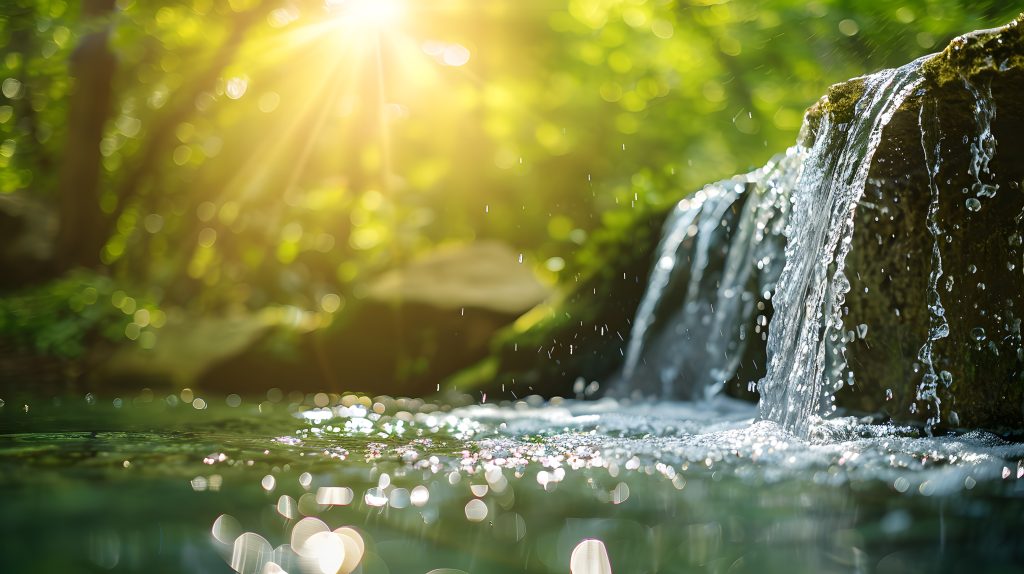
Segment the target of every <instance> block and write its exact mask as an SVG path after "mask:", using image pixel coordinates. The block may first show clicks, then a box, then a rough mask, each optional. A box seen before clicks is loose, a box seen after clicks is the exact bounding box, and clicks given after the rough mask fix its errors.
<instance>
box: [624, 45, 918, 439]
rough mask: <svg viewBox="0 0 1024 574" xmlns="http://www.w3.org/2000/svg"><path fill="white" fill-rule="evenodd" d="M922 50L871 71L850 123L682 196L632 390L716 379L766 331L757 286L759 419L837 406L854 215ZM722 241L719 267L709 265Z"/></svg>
mask: <svg viewBox="0 0 1024 574" xmlns="http://www.w3.org/2000/svg"><path fill="white" fill-rule="evenodd" d="M922 61H923V59H922V60H918V61H915V62H913V63H911V64H908V65H906V66H904V67H902V68H899V69H895V70H886V71H883V72H880V73H878V74H875V75H872V76H868V77H866V78H864V79H863V84H864V94H863V96H861V98H860V101H859V102H858V103H857V113H856V114H855V119H854V121H852V122H851V123H849V124H846V125H842V124H839V125H837V124H835V123H834V122H833V119H832V118H831V117H830V116H829V115H828V114H826V115H825V116H824V117H823V118H822V120H821V123H820V125H819V126H818V128H817V130H816V132H817V133H816V134H815V137H814V143H813V145H812V146H811V147H810V149H807V148H804V147H801V146H797V147H794V148H792V149H791V150H790V151H789V152H787V153H786V154H785V155H784V156H782V157H779V158H776V159H775V160H773V161H772V162H771V163H769V165H767V166H766V167H764V168H763V169H760V170H757V171H754V172H752V173H750V174H748V175H745V176H741V177H738V178H734V179H731V180H726V181H724V182H720V183H717V184H713V185H710V186H707V187H706V188H704V189H703V190H702V191H701V192H699V193H698V194H697V195H696V196H695V197H694V198H693V199H691V200H683V201H682V202H680V204H679V206H678V207H677V209H676V211H675V212H674V214H673V215H672V217H671V218H670V219H669V221H668V223H667V224H666V231H665V233H664V237H663V240H662V242H661V244H660V245H659V248H658V255H657V259H656V261H657V263H656V265H655V269H654V271H653V272H652V274H651V279H650V283H649V288H648V291H647V293H646V294H645V296H644V299H643V301H642V303H641V305H640V307H639V309H638V312H637V316H636V320H635V322H634V325H635V326H634V330H633V334H632V338H631V340H630V342H629V346H628V352H627V355H626V362H625V367H624V369H623V379H624V380H625V381H627V383H628V384H629V385H630V388H632V389H640V390H643V391H648V392H650V391H653V392H658V393H660V394H661V395H662V396H665V397H675V398H700V397H706V396H709V395H712V394H714V393H715V392H717V391H718V390H720V389H721V388H722V385H723V383H724V381H726V380H728V379H729V378H730V377H732V376H733V375H734V374H735V372H736V366H737V363H738V361H739V357H740V356H741V354H742V351H743V345H744V343H745V339H746V337H747V336H756V335H760V336H762V337H763V336H764V332H763V329H757V331H759V332H758V333H747V331H746V329H745V327H747V326H748V325H750V324H751V319H752V317H753V315H754V309H755V303H756V301H755V298H756V297H758V296H761V297H762V298H763V300H770V301H771V303H772V305H773V306H774V317H773V319H772V321H771V325H770V327H769V328H768V330H767V332H768V336H767V350H768V364H767V374H766V376H765V377H764V378H763V379H762V380H761V381H760V382H759V383H758V384H757V385H756V387H757V388H758V389H759V390H760V392H761V404H760V410H761V415H762V417H763V418H765V419H768V420H772V421H775V422H777V423H779V424H781V425H783V426H784V427H786V428H789V429H791V430H793V431H795V432H797V433H801V434H802V433H806V431H807V428H808V424H809V423H810V421H811V420H812V417H815V416H819V415H823V414H827V413H828V412H829V411H830V410H832V407H831V405H830V404H829V402H830V401H829V396H830V391H832V390H833V389H835V388H837V387H838V386H841V385H842V383H843V379H842V378H841V373H842V371H843V367H844V365H843V357H842V331H843V327H842V317H841V313H840V309H841V307H842V304H843V301H844V298H845V294H846V292H847V291H848V290H849V281H847V279H846V276H845V275H844V262H845V258H846V255H847V253H848V252H849V249H850V245H851V240H852V235H853V216H854V213H855V210H856V207H857V202H858V200H859V199H860V197H861V194H862V193H863V190H864V183H865V181H866V179H867V175H868V169H869V167H870V164H871V159H872V157H873V155H874V153H875V150H876V149H877V147H878V145H879V141H880V139H881V132H882V128H884V127H885V125H886V124H887V123H888V121H889V120H890V119H891V117H892V115H893V114H894V113H895V111H896V110H897V108H899V106H900V105H901V104H902V103H903V101H904V100H905V99H906V98H907V97H908V96H909V95H910V94H911V93H912V92H913V90H914V89H915V88H916V87H917V86H918V85H919V84H920V82H921V76H920V68H921V62H922ZM809 129H810V128H809V127H808V126H806V125H805V130H809ZM747 188H750V189H747ZM751 192H752V193H751ZM744 196H746V204H743V200H744ZM791 206H792V207H791ZM730 208H731V209H733V210H740V211H741V215H740V216H739V217H738V218H737V220H736V221H734V222H731V223H730V222H727V221H723V216H724V214H725V213H726V212H727V211H728V210H729V209H730ZM783 225H784V226H785V227H784V231H783V227H782V226H783ZM733 226H735V229H734V228H733ZM783 234H784V235H785V237H786V246H785V251H784V257H780V255H782V253H780V251H781V244H782V239H781V236H782V235H783ZM723 249H724V250H725V253H724V255H723V254H719V255H717V259H718V260H720V261H721V263H719V265H720V268H719V269H715V270H714V273H711V272H709V269H708V268H709V265H710V263H709V262H711V261H713V260H715V259H716V255H715V252H716V250H723ZM783 261H784V262H785V267H782V266H781V265H780V263H782V262H783ZM755 268H756V272H755ZM752 279H753V280H755V281H756V282H757V285H756V286H755V287H753V288H752V285H751V280H752ZM776 284H777V285H776ZM773 293H774V294H773ZM680 295H682V304H681V305H680V304H679V297H680ZM673 305H675V306H676V307H675V308H676V309H677V310H675V311H674V312H673ZM762 306H763V301H762ZM763 317H764V315H760V316H759V319H761V321H760V322H762V323H763ZM759 326H760V327H764V325H759Z"/></svg>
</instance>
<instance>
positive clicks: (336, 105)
mask: <svg viewBox="0 0 1024 574" xmlns="http://www.w3.org/2000/svg"><path fill="white" fill-rule="evenodd" d="M116 4H117V8H116V9H115V10H114V11H113V12H112V13H109V14H101V15H100V16H98V17H91V18H86V17H84V16H83V15H82V13H81V12H80V10H79V3H71V2H66V1H63V0H37V1H36V0H34V1H29V0H16V1H14V2H6V3H5V4H4V7H3V8H2V9H0V46H2V48H3V49H2V50H0V53H2V54H4V57H3V58H2V59H0V83H2V84H3V86H4V89H3V91H2V94H0V192H9V191H14V190H27V191H29V192H30V193H32V194H35V195H37V196H39V197H43V198H49V199H51V200H52V201H53V202H54V203H56V202H58V201H60V197H58V193H57V190H56V185H57V184H56V176H55V174H56V173H58V171H59V168H60V167H61V166H62V165H65V164H66V163H67V162H69V161H73V160H74V159H75V158H76V157H79V155H78V154H80V150H77V149H75V147H74V146H73V145H70V144H68V143H66V142H65V138H66V134H65V128H63V127H62V126H64V125H65V122H64V120H65V118H66V117H67V114H68V110H69V107H70V106H71V105H72V103H73V102H74V101H75V98H76V95H75V94H74V93H73V90H72V86H71V82H70V81H69V79H68V74H67V70H68V63H69V59H70V58H71V55H72V53H73V51H74V49H75V46H76V45H78V43H79V42H80V41H81V40H82V38H83V37H85V36H86V35H87V34H90V33H92V32H94V31H96V30H99V29H103V28H104V27H106V28H108V29H109V31H110V40H109V47H110V50H111V51H112V52H113V53H114V55H115V56H116V59H117V75H116V80H115V84H114V86H113V88H114V104H113V109H112V110H111V111H110V112H109V115H108V117H107V121H106V123H105V130H104V135H103V138H102V141H101V142H100V144H99V147H100V151H101V154H102V155H101V157H102V159H101V162H102V165H101V167H102V170H101V172H102V186H101V194H100V196H99V200H98V205H97V206H96V211H95V213H82V214H81V217H82V218H101V219H106V220H108V223H109V225H108V226H107V228H108V233H107V235H108V239H107V241H106V243H105V245H104V246H103V247H102V252H101V254H100V255H101V259H102V261H103V264H104V265H105V266H106V267H108V269H109V274H111V275H112V276H116V277H123V278H126V279H128V280H130V282H132V283H133V284H144V285H147V287H151V288H153V289H159V290H160V292H162V293H164V294H165V299H164V301H165V302H166V303H168V304H172V305H185V306H189V307H192V308H193V309H194V310H197V311H201V312H205V311H211V310H224V309H229V308H239V307H240V308H249V309H252V308H259V307H263V306H266V305H269V304H275V303H280V304H287V305H295V306H298V307H302V308H305V309H321V308H323V307H324V302H325V301H337V300H342V301H344V300H350V299H352V298H353V297H358V295H359V292H360V288H361V285H362V284H363V283H364V282H365V281H367V280H369V279H371V278H372V277H373V276H375V275H376V274H378V273H379V272H380V271H381V270H384V269H386V268H388V267H392V266H395V265H400V264H401V263H403V262H404V261H406V260H408V259H409V258H410V257H412V256H414V255H415V254H417V253H419V252H421V251H424V250H426V249H429V248H431V247H433V246H436V245H438V244H442V243H446V242H461V241H471V240H474V239H480V238H500V239H502V240H505V241H507V242H509V243H512V244H513V245H515V246H516V247H517V250H518V251H524V252H526V253H527V254H528V255H531V257H528V260H529V261H536V262H539V264H538V266H537V267H538V271H541V272H543V273H547V274H548V275H549V276H550V277H552V278H561V279H562V280H563V281H564V282H567V283H572V282H575V281H578V280H579V278H580V277H581V276H583V277H586V276H589V275H591V274H592V273H609V274H611V273H612V272H613V271H614V267H613V264H611V263H610V262H609V261H608V260H607V258H606V257H605V255H606V253H605V250H606V247H604V246H605V245H607V242H602V241H601V240H600V239H598V240H597V241H592V242H590V247H588V248H587V249H584V250H581V249H580V246H581V245H583V244H587V243H588V238H591V237H593V236H595V235H597V236H598V237H600V236H602V235H603V236H607V237H612V236H617V235H621V234H622V233H625V232H627V231H628V230H629V229H630V226H631V225H633V223H632V222H633V221H634V220H644V219H645V218H647V217H649V216H650V214H651V213H660V212H663V211H664V210H665V209H666V208H667V207H668V206H670V205H671V204H672V203H674V202H675V201H676V200H678V199H679V198H680V197H681V196H682V195H684V194H685V193H688V192H689V191H690V190H694V189H697V188H699V186H700V185H701V184H703V183H704V182H706V181H712V180H717V179H721V178H723V177H727V176H729V175H732V174H734V173H737V172H742V171H745V170H747V169H749V168H750V167H753V166H757V165H761V164H762V163H763V162H764V161H765V160H766V159H767V158H768V157H769V156H770V155H771V154H773V153H776V152H778V151H779V150H781V149H783V148H785V147H787V146H789V145H792V143H793V142H794V140H795V137H796V134H797V131H798V129H799V126H800V123H801V120H802V117H803V111H804V109H805V108H807V106H809V105H811V104H812V103H813V102H814V101H815V100H817V98H818V97H819V96H820V95H821V94H822V93H824V92H825V91H826V89H827V87H828V86H829V85H830V84H833V83H836V82H839V81H842V80H845V79H847V78H850V77H853V76H857V75H860V74H863V73H866V72H870V71H873V70H875V69H878V68H881V67H886V66H893V65H898V64H902V63H904V62H906V61H908V60H910V59H913V58H915V57H917V56H920V55H922V54H923V53H926V52H927V51H929V50H934V49H936V48H937V47H939V46H941V45H943V44H944V43H945V42H946V41H947V40H948V39H949V38H951V37H952V36H954V35H956V34H959V33H962V32H966V31H968V30H970V29H974V28H978V27H983V26H990V25H997V24H1002V23H1005V21H1008V20H1009V19H1010V18H1012V17H1013V16H1015V15H1016V11H1015V10H1012V9H1010V8H1009V7H1006V6H1004V4H1003V3H1002V2H999V1H998V0H987V1H981V2H972V3H956V2H948V1H941V0H907V1H904V2H881V1H877V0H866V1H864V2H857V3H856V4H854V3H851V2H849V1H847V0H815V1H811V2H807V1H806V0H776V1H773V2H756V1H754V0H734V1H711V0H695V1H690V2H684V1H673V0H651V1H647V2H640V1H635V0H566V1H564V2H555V3H552V2H550V1H549V0H525V1H524V0H516V1H512V0H495V1H491V2H452V3H435V2H429V1H428V0H406V1H405V2H403V3H400V6H402V10H403V11H404V17H402V18H399V19H397V20H395V21H393V22H385V23H383V24H381V25H380V26H379V27H375V26H377V25H376V24H373V23H372V22H367V21H356V15H353V13H350V12H346V11H345V10H344V9H342V10H337V9H336V10H333V11H332V10H330V9H328V8H326V7H325V4H324V3H323V2H322V1H314V0H290V1H287V2H286V1H280V0H262V1H260V0H248V1H235V0H232V1H231V2H214V1H210V0H160V1H152V2H150V1H146V2H142V1H138V0H119V1H118V2H117V3H116ZM332 4H334V5H338V4H344V3H338V2H334V3H327V6H328V7H329V6H330V5H332ZM467 58H468V60H467ZM94 113H96V114H103V113H106V112H105V111H104V110H94ZM602 230H603V231H602ZM58 322H59V321H58ZM73 338H74V337H64V338H63V339H61V340H70V339H73Z"/></svg>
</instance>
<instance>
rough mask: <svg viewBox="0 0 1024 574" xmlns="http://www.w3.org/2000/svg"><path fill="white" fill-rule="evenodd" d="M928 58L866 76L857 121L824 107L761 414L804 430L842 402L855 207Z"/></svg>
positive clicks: (802, 188) (773, 332) (780, 296)
mask: <svg viewBox="0 0 1024 574" xmlns="http://www.w3.org/2000/svg"><path fill="white" fill-rule="evenodd" d="M924 60H925V59H924V58H922V59H919V60H916V61H914V62H911V63H910V64H907V65H905V66H903V67H901V68H897V69H893V70H884V71H882V72H879V73H877V74H874V75H871V76H867V77H865V78H864V79H863V87H864V92H863V95H862V96H861V97H860V99H859V100H858V101H857V104H856V107H855V109H854V114H853V119H852V120H851V122H850V123H849V124H847V125H842V124H838V125H837V124H833V117H832V115H831V114H824V115H823V116H822V118H821V124H820V126H819V129H818V132H817V137H816V139H815V141H814V144H813V147H812V148H811V150H810V152H809V153H808V156H807V159H806V160H805V165H804V168H803V170H802V173H801V176H800V179H799V181H797V184H796V188H795V189H794V190H793V210H792V214H791V215H790V218H789V224H788V225H787V233H786V236H787V242H786V264H785V267H784V268H783V270H782V275H781V276H780V277H779V282H778V288H777V289H776V292H775V295H774V297H773V299H772V303H773V305H774V307H775V316H774V317H773V319H772V323H771V325H770V327H769V330H768V333H769V334H768V346H767V350H768V369H767V373H766V374H765V376H764V378H763V379H761V381H760V382H759V383H758V389H759V390H760V393H761V403H760V411H761V416H762V417H763V418H765V419H768V420H772V421H775V422H777V423H779V424H781V425H783V426H784V427H785V428H788V429H791V430H793V431H794V432H796V433H798V434H806V432H807V431H808V427H809V425H810V424H811V423H812V422H813V420H814V418H815V417H819V416H822V415H827V414H829V413H831V412H832V411H834V410H835V405H834V404H832V403H833V402H834V400H835V398H834V394H833V393H834V391H836V390H838V389H839V388H841V387H842V385H843V384H844V382H845V381H844V377H843V371H844V369H845V361H844V357H843V344H842V341H843V321H842V305H843V303H844V302H845V299H846V293H847V292H849V290H850V282H849V280H848V279H847V278H846V275H845V273H844V269H845V263H846V256H847V254H848V253H849V251H850V246H851V244H852V241H853V222H854V215H855V214H856V210H857V205H858V201H859V200H860V198H861V196H862V194H863V192H864V184H865V182H866V181H867V177H868V171H869V169H870V167H871V160H872V158H873V157H874V154H875V150H877V149H878V145H879V142H880V141H881V137H882V129H883V128H884V127H885V126H886V125H887V124H888V123H889V120H890V119H892V116H893V114H895V113H896V110H897V109H898V108H899V107H900V105H901V104H902V103H903V102H904V100H906V98H907V97H908V96H909V95H910V94H911V93H912V92H913V91H914V90H915V89H916V88H917V87H918V86H919V85H920V83H921V81H922V78H921V73H920V70H921V64H922V63H923V62H924Z"/></svg>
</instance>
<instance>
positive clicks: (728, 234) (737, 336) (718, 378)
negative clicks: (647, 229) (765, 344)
mask: <svg viewBox="0 0 1024 574" xmlns="http://www.w3.org/2000/svg"><path fill="white" fill-rule="evenodd" d="M804 154H805V150H803V149H802V148H798V147H794V148H792V149H790V150H789V151H788V152H787V153H785V154H783V155H780V156H778V157H776V158H774V159H773V160H772V161H771V162H770V163H769V164H768V165H766V166H765V167H763V168H762V169H759V170H756V171H754V172H751V173H749V174H746V175H743V176H738V177H735V178H732V179H729V180H725V181H722V182H718V183H715V184H712V185H708V186H706V187H705V188H704V189H702V190H700V191H699V192H697V193H696V194H695V195H694V196H693V197H692V198H688V199H684V200H682V201H681V202H679V204H678V205H677V206H676V209H675V211H673V213H672V215H671V216H670V218H669V220H668V221H667V222H666V224H665V232H664V235H663V237H662V240H661V243H660V245H659V246H658V251H657V259H656V263H655V266H654V270H653V271H652V273H651V277H650V280H649V283H648V289H647V292H646V294H645V295H644V298H643V300H642V301H641V303H640V307H639V309H638V312H637V315H636V320H635V322H634V327H633V334H632V336H631V339H630V341H629V345H628V347H627V352H626V362H625V366H624V368H623V378H624V379H625V380H627V381H628V382H629V384H630V389H632V390H641V391H644V392H650V393H656V394H660V395H661V396H663V397H672V398H684V399H695V398H706V397H709V396H711V395H714V394H716V393H717V392H718V391H720V390H721V388H722V386H723V385H724V383H725V382H726V381H727V380H729V379H730V378H732V377H733V375H734V374H735V373H736V369H737V366H738V364H739V361H740V359H741V357H742V355H743V351H744V348H745V345H746V341H747V339H748V338H749V337H758V336H761V334H760V332H761V331H762V329H763V327H764V324H761V325H755V324H754V323H755V321H754V315H755V314H756V311H758V310H759V309H758V307H760V310H763V309H764V302H763V301H759V300H758V299H759V297H761V296H762V294H764V293H768V294H770V293H771V291H772V290H773V289H774V287H775V281H776V280H777V279H778V275H779V272H780V270H781V267H782V242H781V236H780V232H781V225H782V223H783V221H784V219H785V217H784V216H785V213H786V211H787V209H788V202H787V201H784V200H783V198H784V196H785V195H786V194H788V193H789V190H790V189H791V188H792V186H793V183H794V181H795V180H796V178H797V176H798V175H799V173H800V166H801V165H802V162H803V156H804ZM760 317H761V322H762V323H764V316H763V315H761V316H760Z"/></svg>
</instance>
